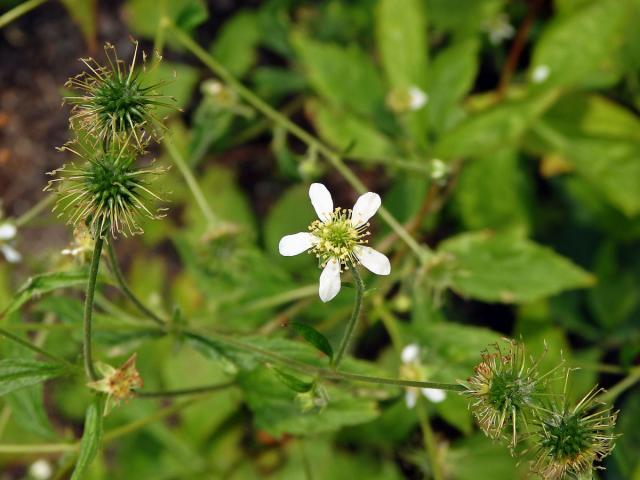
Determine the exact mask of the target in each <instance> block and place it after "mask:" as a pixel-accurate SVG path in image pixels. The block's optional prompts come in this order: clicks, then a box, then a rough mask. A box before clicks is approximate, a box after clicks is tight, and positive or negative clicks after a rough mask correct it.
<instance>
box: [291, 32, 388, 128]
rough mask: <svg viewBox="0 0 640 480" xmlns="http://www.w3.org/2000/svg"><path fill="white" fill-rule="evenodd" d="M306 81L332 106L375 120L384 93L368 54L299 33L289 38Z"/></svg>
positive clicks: (353, 46) (357, 48)
mask: <svg viewBox="0 0 640 480" xmlns="http://www.w3.org/2000/svg"><path fill="white" fill-rule="evenodd" d="M292 41H293V45H294V47H295V49H296V52H297V54H298V57H299V59H300V62H301V64H302V67H303V69H304V71H305V73H306V76H307V80H308V81H309V83H310V84H311V86H312V87H313V88H314V90H315V91H316V92H318V94H319V95H320V96H322V97H324V99H326V100H328V101H329V102H331V103H332V104H333V105H334V106H337V107H341V108H344V109H347V110H351V111H352V112H355V113H358V114H360V115H362V116H364V117H375V116H377V115H379V114H380V112H381V109H382V108H383V106H384V96H385V91H384V88H383V86H382V81H381V80H380V76H379V74H378V71H377V70H376V68H375V66H374V65H373V62H372V61H371V58H370V57H369V55H367V54H366V53H365V52H363V51H362V50H361V49H360V48H359V47H358V46H357V45H355V44H352V45H350V46H348V47H341V46H339V45H336V44H332V43H322V42H317V41H315V40H312V39H311V38H309V37H306V36H305V35H303V34H302V33H295V34H294V35H293V36H292Z"/></svg>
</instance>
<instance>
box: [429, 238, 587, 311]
mask: <svg viewBox="0 0 640 480" xmlns="http://www.w3.org/2000/svg"><path fill="white" fill-rule="evenodd" d="M438 252H441V253H445V254H448V255H450V256H451V262H452V264H451V265H450V267H449V275H450V278H449V282H450V285H451V288H452V289H453V290H454V291H456V292H457V293H459V294H460V295H463V296H468V297H471V298H475V299H478V300H483V301H486V302H503V303H521V302H530V301H534V300H537V299H540V298H544V297H547V296H550V295H555V294H557V293H560V292H562V291H564V290H571V289H575V288H585V287H589V286H592V285H593V284H594V283H595V278H594V277H593V276H592V275H591V274H590V273H588V272H586V271H585V270H583V269H582V268H580V267H578V266H577V265H575V264H574V263H572V262H571V261H570V260H568V259H567V258H565V257H562V256H560V255H558V254H557V253H555V252H554V251H553V250H551V249H550V248H547V247H543V246H542V245H538V244H536V243H534V242H532V241H530V240H527V239H524V238H519V237H516V236H514V235H506V234H492V233H490V232H477V233H464V234H461V235H457V236H455V237H452V238H449V239H448V240H446V241H444V242H443V243H442V244H441V245H440V246H439V247H438Z"/></svg>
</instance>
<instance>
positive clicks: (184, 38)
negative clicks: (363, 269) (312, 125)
mask: <svg viewBox="0 0 640 480" xmlns="http://www.w3.org/2000/svg"><path fill="white" fill-rule="evenodd" d="M171 28H172V30H173V32H174V34H175V38H176V40H178V41H179V42H180V43H181V44H182V46H183V47H185V48H186V49H187V50H189V51H190V52H191V53H193V55H195V56H196V57H198V58H199V59H200V61H201V62H202V63H204V64H205V65H206V66H207V67H208V68H209V69H210V70H211V71H212V72H213V73H215V74H216V75H218V76H219V77H220V78H221V79H222V80H223V81H224V82H226V83H227V84H228V85H229V86H230V87H231V88H233V89H234V90H235V91H236V92H237V93H238V94H239V95H240V96H241V97H243V98H244V99H245V100H246V101H247V103H249V104H250V105H251V106H253V108H255V109H256V110H258V111H259V112H260V113H262V114H263V115H265V116H266V117H267V118H270V119H271V120H272V121H273V122H274V123H276V124H278V125H280V126H281V127H282V128H284V129H286V130H287V131H288V132H289V133H291V134H292V135H293V136H295V137H297V138H298V139H299V140H301V141H302V142H304V143H305V144H306V145H307V146H308V147H309V148H311V149H314V150H316V151H317V152H318V153H320V154H321V155H322V156H324V157H325V158H326V159H327V161H328V162H329V163H330V164H331V165H332V166H333V168H335V169H336V170H337V171H338V173H340V175H342V177H344V179H345V180H346V181H347V182H348V183H349V184H350V185H351V186H352V187H353V188H354V189H355V190H356V191H358V192H359V193H364V192H366V191H367V189H366V187H365V186H364V184H363V183H362V182H361V181H360V179H358V177H356V175H355V174H354V173H353V172H352V171H351V170H350V169H349V167H348V166H347V165H346V164H345V163H344V161H343V160H342V158H341V157H340V155H338V154H337V153H336V152H334V151H333V150H332V149H331V148H330V147H328V146H327V145H325V144H324V143H322V142H321V141H320V140H318V139H317V138H315V137H314V136H313V135H311V134H310V133H309V132H307V131H306V130H304V129H303V128H301V127H299V126H298V125H296V124H295V123H294V122H292V121H291V120H290V119H289V118H287V117H286V116H285V115H283V114H281V113H280V112H278V111H277V110H275V109H274V108H273V107H271V105H269V104H268V103H267V102H265V101H264V100H262V99H261V98H260V97H258V96H257V95H256V94H255V93H253V92H252V91H251V90H250V89H249V88H247V87H245V86H244V85H243V84H242V83H241V82H240V81H238V80H237V79H236V78H235V77H234V76H233V75H232V74H231V73H230V72H229V71H228V70H227V69H226V67H225V66H224V65H222V64H221V63H220V62H218V61H217V60H216V59H215V58H213V57H212V56H211V55H210V54H209V53H208V52H207V51H206V50H204V49H203V48H202V47H201V46H200V45H198V44H197V43H196V42H195V41H194V40H193V39H192V38H191V37H190V36H189V35H187V34H185V33H184V32H183V31H182V30H180V28H178V27H176V26H175V25H171ZM379 212H380V216H381V217H382V218H383V220H384V221H385V222H387V224H388V225H389V226H390V227H391V228H392V229H393V230H394V231H395V232H396V233H397V234H398V236H399V237H400V238H401V239H402V240H403V241H404V242H405V243H406V244H407V245H408V246H409V248H411V250H412V251H413V252H414V253H415V254H416V256H418V258H420V259H421V260H424V259H426V257H427V256H428V255H429V253H430V250H429V249H428V248H427V247H425V246H421V245H419V244H418V242H416V240H415V239H414V238H413V237H412V236H411V235H409V233H408V232H407V231H406V230H405V229H404V227H403V226H402V225H401V224H400V223H399V222H398V221H397V220H396V219H395V217H394V216H393V215H392V214H391V213H390V212H389V211H388V210H387V209H386V208H384V207H380V209H379Z"/></svg>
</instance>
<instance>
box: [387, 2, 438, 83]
mask: <svg viewBox="0 0 640 480" xmlns="http://www.w3.org/2000/svg"><path fill="white" fill-rule="evenodd" d="M376 40H377V44H378V50H379V51H380V57H381V60H382V66H383V67H384V70H385V73H386V74H387V78H388V80H389V84H390V86H391V87H392V88H399V89H406V88H409V87H411V86H417V87H419V88H421V89H423V90H424V89H425V88H426V86H427V69H428V65H427V62H428V56H429V53H428V51H427V20H426V14H425V11H424V2H423V1H421V0H381V1H380V2H378V6H377V8H376Z"/></svg>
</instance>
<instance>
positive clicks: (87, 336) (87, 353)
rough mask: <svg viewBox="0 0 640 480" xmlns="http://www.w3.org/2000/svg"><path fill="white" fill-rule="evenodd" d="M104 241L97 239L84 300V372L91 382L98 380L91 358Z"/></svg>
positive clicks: (100, 238)
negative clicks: (94, 298)
mask: <svg viewBox="0 0 640 480" xmlns="http://www.w3.org/2000/svg"><path fill="white" fill-rule="evenodd" d="M103 243H104V239H103V238H102V237H100V236H98V238H96V243H95V246H94V247H93V255H92V257H91V267H90V269H89V280H88V282H87V294H86V296H85V300H84V315H83V317H82V325H83V345H82V352H83V356H84V370H85V372H86V374H87V377H89V378H90V379H91V380H93V381H95V380H97V379H98V376H97V375H96V371H95V369H94V368H93V360H92V358H91V317H92V316H93V296H94V294H95V291H96V279H97V278H98V268H99V267H100V256H101V254H102V245H103Z"/></svg>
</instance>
